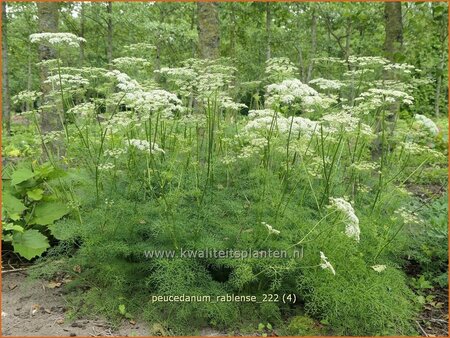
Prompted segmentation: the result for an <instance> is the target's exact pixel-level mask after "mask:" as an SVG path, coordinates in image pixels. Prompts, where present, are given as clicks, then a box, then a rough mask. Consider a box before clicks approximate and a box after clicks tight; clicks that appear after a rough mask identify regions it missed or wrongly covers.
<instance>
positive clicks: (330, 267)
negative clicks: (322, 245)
mask: <svg viewBox="0 0 450 338" xmlns="http://www.w3.org/2000/svg"><path fill="white" fill-rule="evenodd" d="M320 261H321V263H320V267H321V268H322V269H324V270H327V269H328V270H330V271H331V273H332V274H333V275H336V271H335V270H334V268H333V265H331V263H330V262H329V261H328V258H327V257H326V256H325V254H324V253H323V252H322V251H321V252H320Z"/></svg>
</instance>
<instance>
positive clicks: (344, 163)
mask: <svg viewBox="0 0 450 338" xmlns="http://www.w3.org/2000/svg"><path fill="white" fill-rule="evenodd" d="M30 39H31V41H32V42H38V43H50V44H52V45H59V44H60V45H63V44H65V45H69V46H75V45H78V44H79V43H80V42H82V41H84V40H83V39H80V38H77V37H76V36H75V35H73V34H69V33H56V34H53V33H42V34H33V35H32V36H30ZM153 49H154V48H153V47H152V46H150V45H146V44H136V45H133V46H130V47H129V48H128V50H129V51H130V52H133V54H135V55H137V56H135V55H133V56H122V57H120V58H116V59H114V60H113V62H112V64H111V65H110V66H112V67H113V69H111V70H109V69H103V68H88V67H86V68H80V69H78V68H70V67H55V66H54V64H55V63H56V64H58V65H60V64H59V62H60V61H59V60H56V62H54V61H52V62H48V63H47V66H49V67H50V66H51V67H50V68H51V75H50V76H49V77H48V78H47V79H46V83H50V84H52V85H53V86H54V88H57V87H59V86H61V87H62V88H60V89H62V90H63V91H64V94H66V95H67V97H65V99H66V101H67V102H71V100H70V99H71V98H75V99H74V100H73V102H76V104H73V105H72V106H71V107H69V108H68V109H67V110H66V111H64V113H65V114H66V115H67V117H68V118H70V123H68V124H69V127H68V129H69V130H68V133H67V134H70V135H68V137H67V139H69V140H73V139H76V138H77V137H78V143H77V145H76V147H75V148H76V151H78V153H77V155H78V156H79V157H81V158H82V159H83V160H84V161H85V162H86V163H89V161H94V162H93V163H92V164H91V166H92V168H94V169H98V170H93V172H94V174H93V175H95V180H96V183H98V182H100V181H101V180H105V182H109V181H108V180H110V183H111V182H112V183H111V184H112V185H114V184H115V182H116V180H118V179H119V178H120V175H129V176H126V179H129V178H132V179H133V180H134V179H136V177H137V179H139V180H140V181H139V182H142V185H143V186H144V185H145V192H143V193H142V195H144V196H145V197H146V198H147V196H149V195H146V194H153V195H151V199H153V197H155V200H158V201H166V199H165V197H166V196H165V195H164V194H165V193H166V192H168V193H172V192H173V191H171V190H170V189H179V190H176V193H174V195H176V196H181V195H183V196H184V195H189V196H191V194H188V193H186V194H185V193H184V192H183V191H182V189H184V188H185V186H188V185H189V184H194V187H192V186H188V188H189V189H192V190H194V191H195V193H193V194H192V196H193V197H192V198H197V196H200V197H199V198H198V200H196V205H201V204H202V203H203V200H202V198H203V197H204V196H207V194H208V189H215V187H217V186H221V187H222V188H221V189H223V187H224V186H225V185H226V186H227V187H229V186H233V184H236V181H234V180H235V179H236V180H237V178H235V177H234V176H236V177H238V176H239V175H240V173H241V172H242V171H245V170H246V168H247V167H248V168H252V170H253V169H254V168H255V167H256V168H257V169H258V170H259V171H258V172H263V174H262V177H263V179H261V180H258V182H259V181H261V182H262V183H261V184H262V185H264V186H263V189H261V191H263V192H264V194H266V195H265V198H267V194H269V192H268V191H270V189H271V188H273V189H275V190H276V189H278V188H280V187H282V188H280V190H279V191H280V194H279V195H281V197H280V201H277V203H278V207H277V208H278V210H277V215H276V217H274V218H273V219H272V218H269V217H268V218H262V217H266V216H265V215H264V216H263V215H261V218H259V219H258V221H257V222H254V223H253V224H256V225H257V226H255V229H250V230H251V231H249V232H246V234H252V231H253V230H257V231H259V232H261V229H258V228H263V230H264V232H263V234H264V235H265V236H267V240H268V241H269V240H280V241H281V240H286V238H289V239H290V238H294V237H295V236H297V235H298V234H299V233H307V234H308V233H309V232H308V229H306V231H305V229H297V228H296V227H300V225H299V224H297V223H296V222H291V221H290V220H289V222H287V221H286V219H287V218H288V217H286V218H285V217H284V216H285V214H284V212H285V210H289V208H290V207H291V205H292V201H294V200H295V201H298V200H301V199H303V198H304V197H300V196H297V195H296V193H297V192H298V191H302V194H304V195H306V193H310V195H309V196H310V197H311V198H310V200H311V201H312V202H311V204H312V205H313V208H314V209H313V210H314V212H312V213H316V214H318V215H322V214H323V212H324V211H327V212H329V214H327V217H328V215H329V216H331V215H333V222H334V225H336V229H333V231H338V232H339V233H343V236H342V239H343V240H344V241H347V242H346V244H351V245H354V246H355V247H357V246H359V244H358V243H360V239H361V238H366V237H364V233H365V231H366V229H367V228H366V227H365V223H364V218H363V217H361V216H362V214H363V212H362V210H361V209H360V208H361V200H363V201H366V200H368V199H369V198H370V196H369V192H373V191H378V192H379V194H381V195H382V194H383V193H384V190H383V189H384V185H383V179H382V178H383V177H382V175H383V174H384V172H385V171H386V168H384V167H383V166H385V165H386V163H385V161H383V162H382V160H378V159H377V158H376V157H374V158H372V156H371V155H372V154H371V153H370V151H371V149H370V148H371V147H372V146H373V145H374V142H373V141H374V140H378V141H380V142H381V143H382V142H383V139H382V135H383V130H380V125H381V126H382V125H383V123H380V122H383V121H382V120H380V119H381V116H382V114H381V113H380V112H383V111H387V109H389V108H390V107H391V106H392V105H393V104H399V105H405V106H409V105H412V104H413V103H414V99H413V96H412V95H411V90H412V89H411V87H409V86H405V85H404V84H403V85H402V84H401V83H399V82H398V81H392V82H389V83H387V82H386V83H387V85H386V86H385V87H382V85H383V83H380V82H376V81H375V80H370V76H372V75H373V74H374V73H375V71H374V70H375V69H378V70H380V69H384V70H386V69H388V70H390V71H395V72H397V71H399V72H403V73H407V74H408V73H412V72H413V71H415V69H413V68H412V67H409V66H408V65H401V64H392V63H390V62H389V61H388V60H386V59H383V58H377V57H350V58H349V59H348V60H347V61H345V60H338V59H333V58H327V59H324V60H323V61H324V62H328V63H334V64H336V65H339V66H342V67H343V68H344V69H347V68H346V66H347V65H348V64H350V65H351V67H350V69H352V70H351V71H350V72H349V73H347V75H348V76H343V77H342V78H341V79H340V80H336V79H331V78H330V79H326V78H317V79H314V80H311V81H310V82H309V83H304V82H302V81H301V80H299V79H297V78H296V73H297V68H296V67H295V66H294V65H293V64H292V63H291V61H290V60H289V59H288V58H274V59H270V60H269V61H267V64H266V74H265V78H264V80H261V81H255V83H253V84H252V85H253V86H254V88H260V89H261V90H264V93H263V94H261V93H258V95H259V96H258V102H256V103H253V102H252V103H249V102H245V103H244V102H239V100H238V99H237V98H238V97H239V96H238V95H236V91H235V90H234V89H235V88H234V84H235V80H236V79H235V77H234V74H235V73H236V68H234V67H233V66H231V65H230V64H231V61H230V60H226V62H225V61H223V60H215V61H207V60H194V59H189V60H186V61H185V62H184V63H183V64H181V66H180V67H173V68H168V67H162V68H161V69H160V70H159V71H158V72H156V74H157V76H155V78H156V77H161V78H162V79H161V81H157V80H154V82H147V81H146V80H145V79H146V77H145V76H141V77H140V78H139V77H138V76H136V74H141V73H139V71H142V72H144V74H145V75H147V74H148V73H145V72H150V71H149V68H151V67H150V66H151V62H150V61H149V60H150V59H146V58H145V57H143V55H144V54H143V53H140V52H141V51H142V52H146V53H147V52H151V50H153ZM139 54H140V56H138V55H139ZM52 65H53V66H52ZM135 65H140V66H143V67H135V68H136V69H131V72H128V73H127V72H125V71H124V70H123V69H122V68H123V67H128V68H132V67H134V66H135ZM143 68H146V69H143ZM60 71H64V73H60ZM141 75H142V74H141ZM136 79H139V81H138V80H136ZM356 80H360V82H361V88H358V89H355V86H354V81H356ZM79 87H82V88H83V89H84V88H89V87H92V88H93V89H97V87H98V88H102V90H104V91H105V92H106V94H105V96H106V97H104V98H96V99H88V98H86V99H84V98H81V99H80V97H69V94H71V93H67V92H70V90H71V89H73V88H79ZM249 87H250V86H249ZM349 89H352V90H349ZM108 90H109V91H110V92H107V91H108ZM55 92H56V91H55ZM331 93H332V94H331ZM41 95H42V94H41V93H35V92H22V93H19V94H18V95H17V96H16V97H15V98H14V102H17V103H22V102H32V101H34V100H36V99H37V97H38V96H41ZM331 95H332V96H331ZM68 97H69V98H68ZM55 102H56V101H55ZM60 102H61V101H59V102H56V103H60ZM50 104H51V103H50ZM247 105H248V107H250V109H249V111H248V114H247V112H246V109H245V108H248V107H247ZM59 106H60V105H58V104H55V106H54V107H53V108H55V107H56V108H58V107H59ZM237 113H241V114H237ZM231 117H233V118H234V119H231ZM230 121H231V123H230ZM410 121H413V122H415V123H417V125H418V126H419V128H421V129H422V130H424V131H426V133H427V134H428V136H430V135H431V136H433V137H436V136H437V135H438V134H439V129H438V127H437V126H436V124H435V123H434V122H433V121H432V120H431V119H430V118H428V117H426V116H424V115H419V114H417V115H415V116H414V117H411V118H410V120H409V121H408V122H410ZM97 135H100V137H97ZM64 136H66V135H65V133H63V132H61V131H53V132H49V133H47V134H45V135H42V143H43V144H44V145H47V144H49V143H51V142H53V143H55V144H58V143H60V142H62V141H63V139H64ZM393 137H397V138H398V139H400V141H398V142H397V139H396V142H393V143H392V144H389V147H391V148H392V149H390V151H391V150H392V154H393V156H396V157H395V161H398V162H399V163H400V164H401V165H402V166H406V165H407V162H408V160H409V159H410V156H411V155H414V156H415V155H417V156H420V155H424V154H426V156H427V158H426V160H427V161H434V160H437V159H438V158H439V153H438V152H437V151H433V150H432V149H430V148H429V147H428V146H427V145H424V144H426V142H422V143H420V144H419V143H418V142H416V140H415V138H414V137H415V135H412V136H410V135H408V137H398V135H397V134H396V132H395V131H393ZM83 146H84V147H86V151H84V148H82V147H83ZM389 147H381V148H382V149H386V148H389ZM68 148H69V150H73V149H72V148H70V145H68ZM79 148H81V149H83V150H82V151H80V150H79ZM93 151H95V153H94V155H95V156H94V155H92V154H93ZM97 154H98V155H97ZM83 156H84V157H83ZM93 159H94V160H93ZM395 161H392V162H395ZM382 167H383V168H382ZM173 171H176V174H174V173H173ZM178 171H179V175H178ZM143 172H144V173H145V177H141V176H139V175H141V173H143ZM222 173H224V174H223V177H221V174H222ZM191 174H192V176H193V177H194V176H195V179H189V180H188V179H185V177H187V176H190V175H191ZM213 174H214V175H213ZM400 174H401V173H400ZM400 174H399V176H400ZM175 176H177V177H176V178H174V177H175ZM156 177H157V178H156ZM405 177H408V176H406V175H405ZM203 178H204V181H202V179H203ZM278 178H281V179H280V182H281V183H279V181H278ZM214 179H218V180H219V179H223V181H224V182H220V184H218V183H217V182H214ZM177 180H179V181H177ZM155 181H157V183H155ZM272 182H277V183H272ZM340 182H346V184H348V185H349V190H348V191H346V192H343V191H337V189H336V188H335V187H336V186H337V185H339V184H338V183H340ZM374 182H381V183H374ZM269 184H273V185H272V186H269ZM277 184H279V186H278V185H277ZM97 185H98V187H101V184H97ZM266 185H267V186H266ZM301 185H303V186H302V187H301V189H299V188H298V187H299V186H301ZM105 186H106V184H105ZM173 187H176V188H173ZM188 188H186V189H188ZM98 189H99V190H100V189H101V188H98ZM290 189H292V190H290ZM347 193H348V194H349V195H350V194H351V196H350V197H349V198H347V197H345V198H343V197H331V196H347ZM255 195H258V196H259V195H260V193H258V194H255ZM273 195H274V196H278V193H274V194H273ZM293 196H294V197H298V198H294V197H293ZM302 196H303V195H302ZM306 196H307V195H306ZM361 196H362V197H361ZM177 198H178V197H177ZM180 198H181V197H180ZM171 199H172V200H174V199H176V198H175V197H174V196H171V198H170V199H168V200H171ZM262 200H264V198H263V199H262ZM349 201H352V202H351V203H350V202H349ZM375 202H376V201H375ZM161 203H162V202H161ZM290 203H291V204H290ZM386 204H387V203H386ZM374 205H376V203H374ZM296 208H298V206H296ZM296 210H298V209H296ZM357 215H358V216H360V217H361V222H360V218H359V217H358V216H357ZM261 219H266V220H267V222H261ZM392 220H393V221H397V220H399V221H401V222H402V223H405V224H417V222H419V220H418V217H417V215H415V214H414V213H412V212H409V211H408V208H397V211H396V212H395V213H394V217H392ZM324 223H325V222H324ZM360 223H361V228H360ZM287 224H289V225H287ZM318 224H319V225H322V223H320V221H319V223H318ZM261 225H262V226H261ZM342 225H344V227H343V228H344V230H342V229H341V226H342ZM289 227H292V228H294V227H295V229H296V230H295V232H293V231H291V229H290V228H289ZM314 229H315V228H314ZM314 229H313V230H311V232H313V231H314ZM257 231H255V232H254V233H256V232H257ZM321 231H323V230H322V229H321ZM327 231H328V229H327ZM320 234H321V232H318V233H317V235H318V236H320ZM175 235H176V234H175ZM344 235H345V236H344ZM249 236H250V235H249ZM311 237H312V236H311ZM346 237H348V238H346ZM255 240H257V239H255ZM174 242H176V241H174ZM355 242H356V243H355ZM319 250H323V251H325V252H327V255H329V257H331V261H332V262H333V263H334V264H335V266H336V267H339V262H337V258H336V257H335V256H334V255H333V253H332V252H331V251H327V250H328V249H327V248H324V249H322V248H317V251H316V254H315V255H314V256H313V259H314V261H315V262H316V261H317V252H320V264H319V265H315V267H316V268H317V269H316V270H318V271H319V272H320V273H322V272H321V270H320V268H322V269H324V270H328V271H329V272H331V274H332V275H336V270H337V271H338V273H339V269H335V267H334V266H333V265H332V264H331V262H330V260H329V259H328V257H327V256H325V254H324V253H323V252H322V251H319ZM370 264H374V263H370ZM371 268H372V269H373V270H374V271H376V272H378V273H382V272H383V271H385V270H386V265H380V264H378V265H373V266H371ZM250 270H251V269H250ZM372 273H373V271H372Z"/></svg>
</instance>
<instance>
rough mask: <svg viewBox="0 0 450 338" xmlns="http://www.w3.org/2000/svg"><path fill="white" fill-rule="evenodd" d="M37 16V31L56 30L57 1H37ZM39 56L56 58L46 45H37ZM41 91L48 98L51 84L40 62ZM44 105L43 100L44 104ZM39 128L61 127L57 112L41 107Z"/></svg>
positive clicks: (41, 57) (48, 129)
mask: <svg viewBox="0 0 450 338" xmlns="http://www.w3.org/2000/svg"><path fill="white" fill-rule="evenodd" d="M37 6H38V16H39V31H40V32H41V33H45V32H57V31H58V20H59V3H58V2H38V3H37ZM39 58H40V60H41V62H42V61H47V60H51V59H55V58H56V51H55V50H54V49H53V48H51V47H50V46H48V45H44V44H41V45H39ZM40 69H41V72H40V78H41V92H42V93H43V97H46V98H48V93H49V92H50V91H51V90H52V87H51V84H50V83H46V82H45V80H46V79H47V77H48V67H47V66H46V65H45V64H41V68H40ZM43 106H45V102H44V105H43ZM41 118H42V119H41V128H42V131H44V132H47V131H51V130H57V129H62V127H63V126H62V125H61V123H60V121H59V119H58V116H57V112H55V111H54V109H43V110H42V113H41Z"/></svg>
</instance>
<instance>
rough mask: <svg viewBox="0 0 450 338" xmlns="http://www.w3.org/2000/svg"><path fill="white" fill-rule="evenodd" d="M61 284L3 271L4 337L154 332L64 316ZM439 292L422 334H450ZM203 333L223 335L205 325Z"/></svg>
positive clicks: (137, 325)
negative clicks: (437, 302) (438, 305)
mask: <svg viewBox="0 0 450 338" xmlns="http://www.w3.org/2000/svg"><path fill="white" fill-rule="evenodd" d="M55 284H56V285H55ZM61 286H62V285H58V283H55V282H49V281H45V280H29V279H28V278H27V274H26V272H25V271H18V272H9V273H6V274H3V276H2V336H69V337H70V336H71V337H75V336H85V337H86V336H90V337H99V336H146V335H150V334H151V332H152V331H153V330H152V329H151V328H150V327H149V326H148V325H147V324H145V323H141V322H139V321H136V323H134V324H132V323H130V322H128V321H124V322H122V324H121V325H120V326H119V327H114V326H113V325H111V324H110V323H108V322H107V321H106V320H104V319H102V318H86V319H77V320H68V319H67V318H66V316H65V313H66V311H67V310H68V303H67V302H66V300H65V295H64V293H63V292H62V288H61ZM436 291H439V290H435V293H436ZM440 291H441V292H438V293H439V296H438V298H439V299H440V300H442V301H443V302H444V303H445V306H444V307H443V308H442V309H435V308H433V309H430V308H425V309H424V311H423V312H422V314H421V316H420V318H418V319H419V320H418V321H417V323H418V325H420V330H421V331H422V330H423V331H422V332H420V333H421V336H426V337H433V336H447V332H448V327H447V318H448V316H447V308H448V303H447V301H446V299H447V290H446V289H442V290H440ZM200 335H202V336H219V335H223V334H221V333H220V332H217V331H215V330H212V329H209V328H206V329H203V330H202V331H201V332H200Z"/></svg>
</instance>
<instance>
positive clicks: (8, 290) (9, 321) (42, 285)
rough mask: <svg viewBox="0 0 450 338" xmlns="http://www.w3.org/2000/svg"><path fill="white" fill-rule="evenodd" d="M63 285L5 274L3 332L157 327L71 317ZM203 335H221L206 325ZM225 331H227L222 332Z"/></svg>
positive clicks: (96, 332) (123, 331) (138, 331)
mask: <svg viewBox="0 0 450 338" xmlns="http://www.w3.org/2000/svg"><path fill="white" fill-rule="evenodd" d="M66 311H67V302H66V301H65V296H64V294H63V293H62V289H61V288H59V287H56V286H55V285H52V284H51V282H50V283H49V282H48V281H44V280H41V281H39V280H33V281H30V280H29V279H27V275H26V272H24V271H19V272H8V273H4V274H2V336H22V337H23V336H68V337H76V336H85V337H86V336H87V337H99V336H130V337H132V336H150V335H155V331H157V330H158V328H157V327H152V328H151V327H149V326H148V325H146V324H145V323H140V322H138V321H136V323H135V324H131V323H130V322H128V321H125V320H124V322H123V323H122V325H121V326H120V327H119V328H116V329H114V328H113V327H112V325H110V324H109V323H108V322H107V321H105V320H104V319H102V318H94V319H91V318H90V319H81V320H75V321H70V320H68V319H67V318H66V316H65V312H66ZM200 335H202V336H219V335H221V334H220V333H219V332H217V331H215V330H213V329H210V328H205V329H203V330H202V331H201V332H200ZM222 335H223V334H222Z"/></svg>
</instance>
